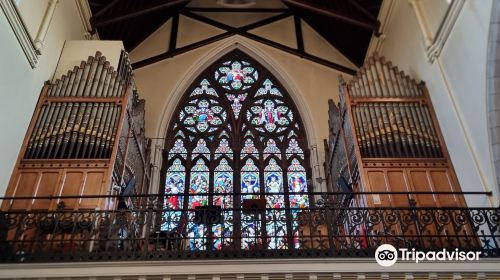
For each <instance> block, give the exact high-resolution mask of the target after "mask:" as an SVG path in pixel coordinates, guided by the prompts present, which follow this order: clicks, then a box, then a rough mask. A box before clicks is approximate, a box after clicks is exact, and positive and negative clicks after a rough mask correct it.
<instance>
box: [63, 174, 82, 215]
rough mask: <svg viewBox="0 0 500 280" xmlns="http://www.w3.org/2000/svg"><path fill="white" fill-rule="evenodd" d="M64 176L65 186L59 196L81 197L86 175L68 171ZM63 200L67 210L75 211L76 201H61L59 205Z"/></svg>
mask: <svg viewBox="0 0 500 280" xmlns="http://www.w3.org/2000/svg"><path fill="white" fill-rule="evenodd" d="M63 176H64V178H63V184H62V186H61V191H60V193H59V195H61V196H65V195H80V191H81V189H82V185H83V183H84V179H85V177H84V176H85V173H84V172H81V171H66V172H65V174H64V175H63ZM62 200H63V201H64V203H65V204H66V209H74V208H75V207H77V200H76V199H59V200H58V203H59V202H60V201H62Z"/></svg>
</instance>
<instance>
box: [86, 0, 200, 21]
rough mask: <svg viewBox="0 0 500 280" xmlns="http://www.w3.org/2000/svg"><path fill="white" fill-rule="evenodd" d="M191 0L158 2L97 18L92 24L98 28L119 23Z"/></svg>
mask: <svg viewBox="0 0 500 280" xmlns="http://www.w3.org/2000/svg"><path fill="white" fill-rule="evenodd" d="M189 1H190V0H174V1H168V2H165V3H163V4H158V5H156V6H153V7H149V8H144V9H142V10H139V11H136V12H131V13H127V14H125V15H121V16H116V17H112V18H109V19H103V20H96V21H94V22H92V26H93V27H94V28H96V27H102V26H106V25H110V24H113V23H117V22H120V21H124V20H128V19H132V18H135V17H138V16H143V15H146V14H149V13H152V12H156V11H159V10H163V9H166V8H170V7H173V6H179V5H183V4H187V3H188V2H189Z"/></svg>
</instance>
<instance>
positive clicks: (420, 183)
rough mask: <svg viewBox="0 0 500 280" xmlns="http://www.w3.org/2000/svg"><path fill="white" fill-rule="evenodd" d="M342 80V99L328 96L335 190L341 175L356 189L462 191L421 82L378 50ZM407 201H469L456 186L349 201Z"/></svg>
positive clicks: (329, 167)
mask: <svg viewBox="0 0 500 280" xmlns="http://www.w3.org/2000/svg"><path fill="white" fill-rule="evenodd" d="M339 81H340V102H339V106H336V105H335V104H334V103H333V101H330V102H329V125H330V136H329V139H328V140H325V147H326V150H327V156H326V163H325V167H326V174H327V180H328V185H329V189H330V191H339V192H342V191H343V189H344V188H345V187H344V188H343V187H342V186H341V184H340V183H339V182H341V181H343V180H347V181H348V183H349V186H350V187H351V188H352V189H353V191H354V192H382V193H384V192H388V193H390V192H460V191H461V189H460V186H459V183H458V180H457V178H456V175H455V171H454V169H453V165H452V163H451V160H450V157H449V154H448V151H447V149H446V145H445V142H444V140H443V136H442V134H441V131H440V128H439V124H438V122H437V118H436V115H435V113H434V109H433V106H432V102H431V99H430V97H429V94H428V91H427V88H426V86H425V84H424V83H423V82H420V83H417V82H416V81H415V80H414V79H411V78H410V77H409V76H408V75H405V73H404V72H402V71H399V70H398V68H397V67H394V66H393V65H392V64H391V62H387V61H386V60H385V59H384V58H383V57H378V56H377V55H374V56H373V57H370V58H368V59H367V63H366V64H365V65H364V66H363V67H361V69H360V70H359V71H358V73H357V75H355V76H354V77H353V79H352V80H351V81H349V82H346V81H344V79H343V77H340V78H339ZM339 179H342V180H339ZM340 200H342V198H340V197H338V198H337V202H336V203H341V202H342V201H340ZM410 202H411V203H414V202H416V206H442V207H445V206H449V207H451V206H453V207H458V206H465V200H464V198H463V196H462V195H458V194H451V195H430V194H408V195H401V194H379V195H377V194H374V195H367V196H356V200H353V201H350V203H353V204H352V205H358V206H382V207H383V206H390V207H408V206H409V205H410V204H409V203H410ZM342 203H344V202H342Z"/></svg>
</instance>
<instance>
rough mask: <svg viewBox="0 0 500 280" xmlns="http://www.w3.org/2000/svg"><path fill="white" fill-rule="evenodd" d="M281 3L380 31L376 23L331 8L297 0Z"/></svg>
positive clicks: (286, 0)
mask: <svg viewBox="0 0 500 280" xmlns="http://www.w3.org/2000/svg"><path fill="white" fill-rule="evenodd" d="M281 1H282V2H283V3H285V4H289V5H292V6H295V7H298V8H302V9H305V10H308V11H311V12H314V13H316V14H319V15H324V16H327V17H331V18H334V19H338V20H341V21H343V22H346V23H350V24H352V25H355V26H359V27H362V28H365V29H369V30H372V31H375V32H377V30H378V26H379V24H378V23H377V22H376V21H374V22H366V21H363V20H359V19H355V18H352V17H350V16H346V15H344V14H341V13H339V12H337V11H334V10H332V9H329V8H324V7H316V6H313V5H310V4H307V3H304V2H300V1H297V0H281Z"/></svg>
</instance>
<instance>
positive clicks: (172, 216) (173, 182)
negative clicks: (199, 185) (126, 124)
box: [162, 159, 186, 231]
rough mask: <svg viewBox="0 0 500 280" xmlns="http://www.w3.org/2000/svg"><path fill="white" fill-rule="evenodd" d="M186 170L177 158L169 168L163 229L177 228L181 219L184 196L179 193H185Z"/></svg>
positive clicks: (166, 181) (171, 229)
mask: <svg viewBox="0 0 500 280" xmlns="http://www.w3.org/2000/svg"><path fill="white" fill-rule="evenodd" d="M185 171H186V168H185V167H184V166H183V165H182V163H181V161H180V159H175V160H174V162H173V163H172V165H171V166H170V167H169V168H168V169H167V176H166V180H165V194H166V196H165V201H164V205H163V207H164V214H163V224H162V230H165V231H173V230H176V229H177V227H178V226H179V223H180V221H181V215H182V211H179V210H182V206H183V201H184V197H183V196H182V195H179V194H183V193H184V188H185V178H186V172H185Z"/></svg>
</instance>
